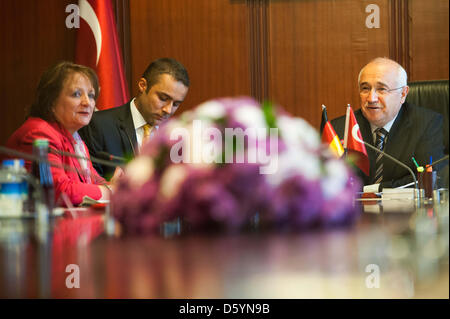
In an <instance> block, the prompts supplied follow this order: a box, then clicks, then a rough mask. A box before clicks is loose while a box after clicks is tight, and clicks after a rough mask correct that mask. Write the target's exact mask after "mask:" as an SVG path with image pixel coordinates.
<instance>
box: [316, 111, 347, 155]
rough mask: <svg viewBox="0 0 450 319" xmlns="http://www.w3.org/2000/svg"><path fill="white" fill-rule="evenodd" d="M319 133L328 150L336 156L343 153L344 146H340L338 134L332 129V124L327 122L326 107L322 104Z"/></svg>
mask: <svg viewBox="0 0 450 319" xmlns="http://www.w3.org/2000/svg"><path fill="white" fill-rule="evenodd" d="M320 133H321V134H322V143H324V144H327V145H328V146H329V147H330V150H331V151H332V152H333V154H335V155H336V157H341V156H342V155H344V148H343V147H342V144H341V141H340V140H339V136H337V134H336V132H335V131H334V128H333V126H332V125H331V123H330V122H328V116H327V108H326V106H325V105H323V104H322V121H321V123H320Z"/></svg>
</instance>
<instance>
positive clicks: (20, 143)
mask: <svg viewBox="0 0 450 319" xmlns="http://www.w3.org/2000/svg"><path fill="white" fill-rule="evenodd" d="M37 138H44V139H47V140H48V142H49V148H53V149H56V150H59V151H63V152H68V153H72V154H75V150H74V147H73V144H74V143H75V140H74V138H73V136H72V135H71V134H70V133H69V132H68V131H67V130H66V129H64V128H63V127H62V126H60V125H59V124H58V123H49V122H47V121H45V120H43V119H41V118H36V117H30V118H28V119H27V120H26V121H25V123H24V124H23V125H22V126H21V127H19V128H18V129H17V130H16V131H15V132H14V134H13V135H12V136H11V137H10V138H9V139H8V142H7V146H8V147H10V148H13V149H16V150H18V151H21V152H24V153H29V154H32V153H33V141H34V140H35V139H37ZM83 144H84V143H83ZM84 149H85V150H86V154H89V151H88V149H87V147H86V145H84ZM48 159H49V161H51V162H54V163H55V164H60V165H62V164H64V165H66V166H70V167H74V168H76V169H77V170H79V171H82V170H81V165H80V163H79V162H78V160H77V159H76V158H73V157H68V156H63V155H56V154H53V153H49V154H48ZM25 167H26V168H27V170H28V171H31V162H30V161H25ZM88 168H89V170H90V174H91V181H92V184H88V183H87V181H86V179H85V177H84V176H83V175H81V174H78V173H77V171H75V170H74V171H71V170H66V169H64V168H59V167H53V166H52V167H51V172H52V175H53V183H54V186H55V202H56V203H63V202H62V199H60V195H61V193H63V192H64V193H66V194H67V196H68V197H69V199H70V200H71V201H72V204H73V205H79V204H80V203H81V202H82V201H83V196H85V195H87V196H89V197H91V198H93V199H100V198H101V196H102V193H101V190H100V187H98V185H101V184H106V181H105V179H104V178H102V177H100V176H99V175H98V173H97V172H96V171H95V169H94V168H93V167H92V163H91V162H90V161H88Z"/></svg>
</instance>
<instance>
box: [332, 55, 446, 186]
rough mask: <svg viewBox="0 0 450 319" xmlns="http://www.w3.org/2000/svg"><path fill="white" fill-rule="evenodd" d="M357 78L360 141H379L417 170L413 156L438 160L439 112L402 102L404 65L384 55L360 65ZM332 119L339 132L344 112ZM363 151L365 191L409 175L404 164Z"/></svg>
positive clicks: (440, 153)
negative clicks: (366, 165) (365, 157)
mask: <svg viewBox="0 0 450 319" xmlns="http://www.w3.org/2000/svg"><path fill="white" fill-rule="evenodd" d="M358 83H359V92H360V102H361V109H359V110H357V111H356V112H355V117H356V120H357V122H358V124H359V128H360V131H361V135H362V137H363V139H364V141H365V142H367V143H370V144H372V145H374V146H377V145H378V148H379V149H382V150H383V151H384V152H386V153H387V154H389V155H391V156H393V157H394V158H396V159H398V160H399V161H401V162H402V163H404V164H406V165H408V166H409V167H410V168H411V169H412V170H413V172H416V171H417V170H416V167H415V165H414V163H413V161H412V157H414V158H415V159H416V160H417V162H418V163H419V165H422V166H425V164H429V161H430V157H432V158H433V159H434V160H437V159H440V158H441V157H443V156H444V153H443V152H444V143H443V126H442V125H443V119H442V116H441V115H440V114H438V113H435V112H433V111H431V110H428V109H425V108H421V107H418V106H414V105H409V104H408V103H405V99H406V96H407V94H408V90H409V88H408V85H407V74H406V71H405V70H404V69H403V67H402V66H401V65H399V64H398V63H397V62H395V61H393V60H390V59H387V58H376V59H374V60H372V61H371V62H369V63H368V64H367V65H366V66H364V67H363V68H362V70H361V72H360V73H359V77H358ZM331 124H332V125H333V127H334V129H335V130H336V133H337V134H338V135H339V136H340V137H343V136H344V129H345V116H342V117H340V118H337V119H335V120H333V121H331ZM377 136H378V137H377ZM367 155H368V156H369V161H370V175H369V176H366V175H365V174H364V173H362V172H361V171H359V172H358V175H359V176H360V177H361V179H362V180H363V183H364V185H366V186H365V188H364V190H365V191H372V192H377V191H380V190H382V189H383V187H389V188H390V187H398V186H402V185H405V184H408V183H410V182H412V181H413V180H412V177H411V175H410V174H409V173H408V171H407V170H406V169H404V168H402V167H401V166H399V165H397V164H395V163H393V162H392V161H391V160H389V159H387V158H385V157H383V156H381V157H379V155H378V154H377V153H376V152H375V151H373V150H371V149H369V148H367ZM378 157H379V158H378ZM377 158H378V159H377ZM439 168H440V167H434V168H433V169H439Z"/></svg>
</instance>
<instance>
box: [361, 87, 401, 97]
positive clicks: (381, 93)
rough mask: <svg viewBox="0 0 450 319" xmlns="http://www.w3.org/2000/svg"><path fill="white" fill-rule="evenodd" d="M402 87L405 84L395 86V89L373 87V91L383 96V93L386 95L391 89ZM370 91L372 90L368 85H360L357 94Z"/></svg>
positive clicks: (367, 93)
mask: <svg viewBox="0 0 450 319" xmlns="http://www.w3.org/2000/svg"><path fill="white" fill-rule="evenodd" d="M404 87H405V86H400V87H398V88H395V89H388V88H385V87H378V88H375V92H377V94H378V95H382V96H383V95H387V94H389V93H391V92H392V91H395V90H399V89H403V88H404ZM370 92H372V88H371V87H370V86H361V87H360V88H359V94H361V95H369V94H370Z"/></svg>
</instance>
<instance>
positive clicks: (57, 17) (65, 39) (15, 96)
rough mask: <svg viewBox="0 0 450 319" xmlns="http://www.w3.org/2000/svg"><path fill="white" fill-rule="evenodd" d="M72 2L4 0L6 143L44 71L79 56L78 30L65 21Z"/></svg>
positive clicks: (0, 24)
mask: <svg viewBox="0 0 450 319" xmlns="http://www.w3.org/2000/svg"><path fill="white" fill-rule="evenodd" d="M72 2H75V1H69V0H56V1H36V0H20V1H17V0H0V43H1V50H0V61H1V62H0V63H1V76H0V94H1V97H2V102H1V103H2V105H1V108H2V119H1V120H0V121H1V125H0V143H1V144H2V145H3V144H4V143H5V142H6V140H7V139H8V137H9V136H10V135H11V134H12V133H13V132H14V131H15V130H16V129H17V128H18V127H19V126H20V125H21V124H22V123H23V122H24V120H25V116H26V114H27V111H28V108H29V106H30V105H31V103H32V102H33V99H34V95H35V91H36V86H37V84H38V81H39V78H40V76H41V74H42V72H43V71H44V70H45V69H46V68H47V67H48V66H50V65H52V64H54V63H56V62H58V61H61V60H73V58H74V56H75V31H73V30H69V29H67V28H66V25H65V19H66V13H65V8H66V6H67V4H69V3H72ZM44 3H45V4H44Z"/></svg>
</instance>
